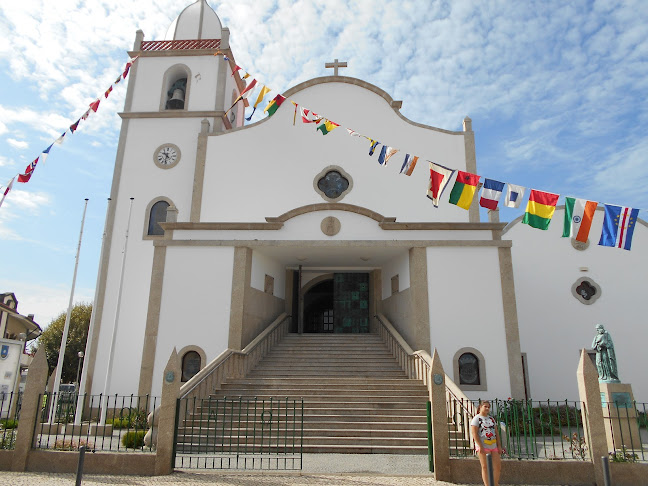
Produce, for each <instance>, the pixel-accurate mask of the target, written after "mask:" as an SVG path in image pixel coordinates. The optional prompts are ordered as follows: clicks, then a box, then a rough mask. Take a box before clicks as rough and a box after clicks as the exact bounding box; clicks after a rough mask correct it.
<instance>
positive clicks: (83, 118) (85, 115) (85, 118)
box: [81, 108, 90, 120]
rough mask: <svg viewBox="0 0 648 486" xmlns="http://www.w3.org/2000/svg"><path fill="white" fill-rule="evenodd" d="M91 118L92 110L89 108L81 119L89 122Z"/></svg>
mask: <svg viewBox="0 0 648 486" xmlns="http://www.w3.org/2000/svg"><path fill="white" fill-rule="evenodd" d="M89 116H90V108H88V111H86V112H85V113H84V114H83V115H82V116H81V119H82V120H87V119H88V117H89Z"/></svg>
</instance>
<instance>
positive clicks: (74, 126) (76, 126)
mask: <svg viewBox="0 0 648 486" xmlns="http://www.w3.org/2000/svg"><path fill="white" fill-rule="evenodd" d="M80 121H81V118H79V119H78V120H77V121H75V122H74V123H73V124H72V125H70V131H71V132H72V133H74V131H75V130H76V129H77V128H79V122H80Z"/></svg>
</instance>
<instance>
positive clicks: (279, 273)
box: [250, 250, 286, 299]
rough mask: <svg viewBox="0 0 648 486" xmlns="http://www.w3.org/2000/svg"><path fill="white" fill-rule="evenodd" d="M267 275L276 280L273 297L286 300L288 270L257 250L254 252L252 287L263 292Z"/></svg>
mask: <svg viewBox="0 0 648 486" xmlns="http://www.w3.org/2000/svg"><path fill="white" fill-rule="evenodd" d="M266 275H270V276H271V277H273V278H274V293H273V295H274V296H275V297H279V298H280V299H284V298H285V294H286V268H285V267H284V266H283V265H282V264H281V263H280V262H278V261H277V260H275V259H274V258H271V257H268V256H267V255H264V254H263V253H261V252H259V251H256V250H255V251H253V252H252V274H251V277H250V280H251V282H250V285H251V287H253V288H255V289H257V290H260V291H261V292H263V291H264V287H265V276H266Z"/></svg>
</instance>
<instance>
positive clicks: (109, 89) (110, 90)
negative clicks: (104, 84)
mask: <svg viewBox="0 0 648 486" xmlns="http://www.w3.org/2000/svg"><path fill="white" fill-rule="evenodd" d="M112 90H113V87H112V84H111V85H110V88H108V89H107V90H106V93H105V96H106V98H108V95H109V94H110V93H111V92H112Z"/></svg>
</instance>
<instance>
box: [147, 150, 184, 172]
mask: <svg viewBox="0 0 648 486" xmlns="http://www.w3.org/2000/svg"><path fill="white" fill-rule="evenodd" d="M153 160H154V161H155V163H156V164H157V165H158V166H159V167H161V168H163V169H168V168H171V167H173V166H174V165H176V164H177V163H178V162H179V160H180V149H179V148H178V147H176V146H175V145H173V144H164V145H162V146H160V147H158V149H157V150H156V152H155V154H154V156H153Z"/></svg>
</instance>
